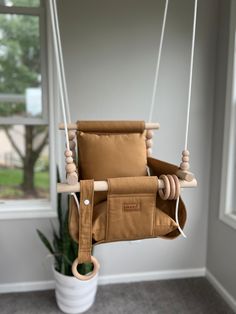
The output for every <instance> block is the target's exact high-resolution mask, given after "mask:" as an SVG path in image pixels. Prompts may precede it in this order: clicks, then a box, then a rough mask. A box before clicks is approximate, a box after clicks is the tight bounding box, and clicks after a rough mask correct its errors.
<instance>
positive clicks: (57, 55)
mask: <svg viewBox="0 0 236 314" xmlns="http://www.w3.org/2000/svg"><path fill="white" fill-rule="evenodd" d="M49 8H50V15H51V23H52V33H53V42H54V50H55V58H56V67H57V72H58V84H59V94H60V98H61V109H62V116H63V122H64V125H65V135H66V148H67V149H68V150H70V144H69V136H68V129H67V117H66V110H65V108H66V105H65V99H66V97H65V94H64V92H65V89H64V87H63V78H62V77H63V74H62V72H63V71H62V68H61V62H60V49H59V47H58V37H59V36H60V35H59V34H58V33H57V30H58V29H57V27H56V19H55V16H56V15H57V12H56V11H55V7H54V0H49Z"/></svg>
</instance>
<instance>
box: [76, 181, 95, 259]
mask: <svg viewBox="0 0 236 314" xmlns="http://www.w3.org/2000/svg"><path fill="white" fill-rule="evenodd" d="M93 198H94V180H81V181H80V219H79V250H78V260H79V264H82V263H86V262H91V251H92V217H93Z"/></svg>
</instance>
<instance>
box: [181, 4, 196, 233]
mask: <svg viewBox="0 0 236 314" xmlns="http://www.w3.org/2000/svg"><path fill="white" fill-rule="evenodd" d="M197 6H198V1H197V0H195V2H194V16H193V33H192V47H191V58H190V73H189V89H188V103H187V118H186V130H185V144H184V149H185V150H187V149H188V133H189V120H190V119H189V118H190V107H191V95H192V81H193V60H194V47H195V38H196V24H197ZM178 212H179V198H178V199H177V201H176V205H175V221H176V223H177V225H178V230H179V232H180V233H181V234H182V236H183V237H184V238H186V235H185V234H184V232H183V230H182V229H181V228H180V225H179V220H178Z"/></svg>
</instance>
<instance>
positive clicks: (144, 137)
mask: <svg viewBox="0 0 236 314" xmlns="http://www.w3.org/2000/svg"><path fill="white" fill-rule="evenodd" d="M71 135H72V133H70V136H71ZM151 137H152V134H151V133H150V131H148V130H146V129H145V123H144V122H143V121H83V122H78V123H77V143H78V170H77V175H78V177H79V181H80V202H79V204H78V202H77V199H76V197H73V196H72V195H71V196H70V206H69V207H70V213H69V230H70V234H71V236H72V238H73V239H74V240H75V241H76V242H77V243H78V244H79V252H78V259H77V260H76V267H77V263H85V262H91V250H92V245H95V244H99V243H106V242H114V241H127V240H138V239H144V238H155V237H163V238H167V239H173V238H176V237H177V236H178V235H179V234H180V231H179V229H178V224H179V227H180V228H183V227H184V224H185V220H186V209H185V205H184V203H183V201H182V200H181V198H180V200H179V206H178V224H177V222H176V221H175V210H176V199H177V198H178V197H179V193H180V183H179V179H178V178H177V176H176V173H178V171H179V167H178V166H174V165H172V164H169V163H166V162H163V161H160V160H157V159H154V158H151V157H149V156H148V155H150V140H151ZM71 138H72V136H71ZM71 142H72V141H71ZM71 147H72V148H73V149H75V145H71ZM67 158H68V157H67ZM67 166H68V165H67ZM67 166H66V169H67V170H68V167H67ZM69 174H70V173H69ZM150 174H151V175H150ZM160 176H161V178H162V179H163V181H164V182H165V189H164V191H162V193H161V190H160V195H158V191H159V188H160V187H159V186H158V185H159V180H158V177H160ZM94 180H96V181H100V180H106V181H107V183H108V191H107V192H95V191H94ZM76 267H73V273H74V275H75V276H76V277H78V278H81V275H80V274H78V272H77V269H76ZM86 277H88V276H86Z"/></svg>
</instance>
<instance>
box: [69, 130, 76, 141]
mask: <svg viewBox="0 0 236 314" xmlns="http://www.w3.org/2000/svg"><path fill="white" fill-rule="evenodd" d="M68 137H69V140H73V139H74V138H75V132H74V131H69V132H68Z"/></svg>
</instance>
